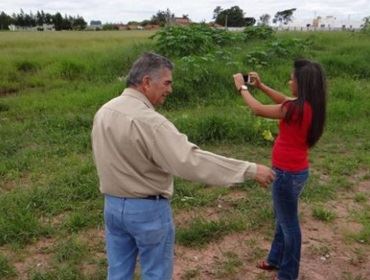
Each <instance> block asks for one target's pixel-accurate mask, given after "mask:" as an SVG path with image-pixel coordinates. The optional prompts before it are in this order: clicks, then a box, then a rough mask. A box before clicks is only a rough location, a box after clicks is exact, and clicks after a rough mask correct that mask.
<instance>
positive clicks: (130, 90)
mask: <svg viewBox="0 0 370 280" xmlns="http://www.w3.org/2000/svg"><path fill="white" fill-rule="evenodd" d="M122 95H123V96H130V97H133V98H136V99H138V100H140V101H142V102H143V103H144V104H145V105H146V106H147V107H148V108H151V109H153V110H155V109H154V106H153V104H152V103H150V101H149V99H148V98H147V97H146V96H145V95H144V94H143V93H142V92H140V91H138V90H137V89H134V88H126V89H125V90H124V91H123V92H122Z"/></svg>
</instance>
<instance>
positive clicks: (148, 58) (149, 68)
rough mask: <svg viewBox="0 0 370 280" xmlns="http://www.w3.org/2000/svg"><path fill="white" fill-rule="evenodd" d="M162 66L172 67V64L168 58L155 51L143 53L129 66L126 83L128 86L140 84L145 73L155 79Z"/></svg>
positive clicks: (170, 68)
mask: <svg viewBox="0 0 370 280" xmlns="http://www.w3.org/2000/svg"><path fill="white" fill-rule="evenodd" d="M164 68H167V69H169V70H172V69H173V64H172V62H171V61H170V60H169V59H168V58H166V57H164V56H161V55H159V54H155V53H144V54H143V55H142V56H141V57H139V58H138V59H137V60H136V61H135V62H134V64H133V66H132V67H131V70H130V72H129V73H128V76H127V79H126V84H127V86H128V87H129V86H137V85H140V84H141V83H142V80H143V78H144V76H146V75H147V76H149V77H151V78H153V79H154V78H156V79H157V78H159V77H158V76H159V73H160V71H161V70H162V69H164Z"/></svg>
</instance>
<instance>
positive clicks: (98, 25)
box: [86, 20, 103, 30]
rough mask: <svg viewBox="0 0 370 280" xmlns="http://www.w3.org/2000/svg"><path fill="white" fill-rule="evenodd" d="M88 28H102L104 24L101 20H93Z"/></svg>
mask: <svg viewBox="0 0 370 280" xmlns="http://www.w3.org/2000/svg"><path fill="white" fill-rule="evenodd" d="M86 29H88V30H102V29H103V24H102V23H101V21H100V20H91V21H90V25H89V26H87V27H86Z"/></svg>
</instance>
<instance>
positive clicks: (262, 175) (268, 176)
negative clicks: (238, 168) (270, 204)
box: [254, 164, 275, 188]
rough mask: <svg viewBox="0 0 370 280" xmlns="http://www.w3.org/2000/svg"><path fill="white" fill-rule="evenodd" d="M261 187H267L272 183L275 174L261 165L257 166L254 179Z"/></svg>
mask: <svg viewBox="0 0 370 280" xmlns="http://www.w3.org/2000/svg"><path fill="white" fill-rule="evenodd" d="M254 179H255V180H256V181H257V182H258V183H259V184H260V185H261V186H262V187H265V188H266V187H267V186H268V185H269V184H271V183H272V181H274V179H275V172H274V171H273V170H272V169H271V168H269V167H267V166H265V165H261V164H257V173H256V177H255V178H254Z"/></svg>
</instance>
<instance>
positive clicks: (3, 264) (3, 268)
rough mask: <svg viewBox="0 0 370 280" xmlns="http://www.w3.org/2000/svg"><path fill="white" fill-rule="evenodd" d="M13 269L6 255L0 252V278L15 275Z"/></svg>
mask: <svg viewBox="0 0 370 280" xmlns="http://www.w3.org/2000/svg"><path fill="white" fill-rule="evenodd" d="M15 275H16V273H15V270H14V268H13V267H12V266H10V265H9V263H8V260H7V258H6V257H4V256H3V255H1V254H0V278H1V279H3V278H6V277H11V276H15Z"/></svg>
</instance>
